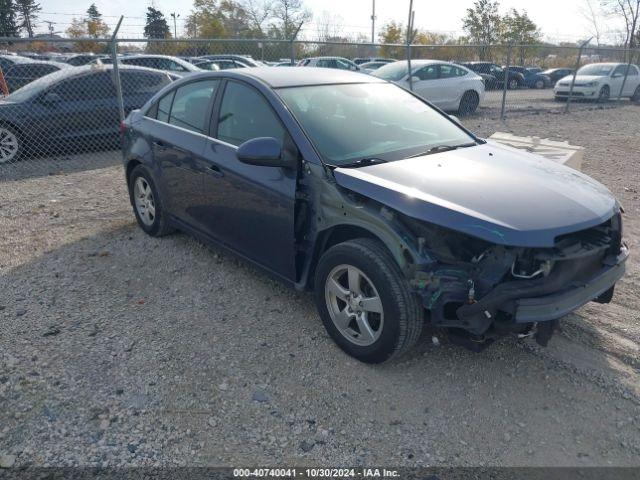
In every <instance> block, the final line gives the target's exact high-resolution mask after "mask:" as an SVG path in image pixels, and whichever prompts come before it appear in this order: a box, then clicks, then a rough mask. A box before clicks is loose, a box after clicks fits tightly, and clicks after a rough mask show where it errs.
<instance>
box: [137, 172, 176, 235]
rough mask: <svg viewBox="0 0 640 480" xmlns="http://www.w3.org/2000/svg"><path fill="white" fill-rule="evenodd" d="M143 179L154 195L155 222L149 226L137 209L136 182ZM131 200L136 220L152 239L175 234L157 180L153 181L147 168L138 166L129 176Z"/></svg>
mask: <svg viewBox="0 0 640 480" xmlns="http://www.w3.org/2000/svg"><path fill="white" fill-rule="evenodd" d="M139 178H141V179H143V180H144V182H146V183H147V184H148V185H149V187H150V188H151V192H152V194H153V202H154V204H155V215H154V218H153V222H152V223H151V224H150V225H148V224H147V223H145V221H144V220H143V219H142V217H141V215H140V212H139V211H138V208H136V202H135V199H134V189H135V184H136V181H137V180H138V179H139ZM129 198H130V200H131V206H132V207H133V213H134V215H135V216H136V220H137V221H138V225H139V226H140V228H142V230H144V232H145V233H147V234H148V235H151V236H152V237H162V236H164V235H167V234H169V233H171V232H173V228H172V227H170V226H169V222H168V218H167V215H166V212H165V211H164V209H163V201H162V199H161V198H160V195H159V194H158V188H157V187H156V183H155V180H154V179H153V175H152V174H151V172H150V171H149V169H148V168H147V167H145V166H144V165H138V166H136V167H135V168H134V169H133V170H132V171H131V174H130V175H129Z"/></svg>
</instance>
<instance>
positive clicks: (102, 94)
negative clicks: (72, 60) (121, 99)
mask: <svg viewBox="0 0 640 480" xmlns="http://www.w3.org/2000/svg"><path fill="white" fill-rule="evenodd" d="M50 91H51V92H53V93H57V94H58V95H60V96H61V97H62V99H63V100H66V101H69V102H74V101H75V102H77V101H92V100H95V99H105V98H112V99H113V100H114V101H115V99H116V89H115V86H114V84H113V82H112V81H111V78H110V77H109V73H107V72H96V73H91V74H89V75H83V76H81V77H73V78H70V79H68V80H64V81H62V82H60V83H59V84H58V85H56V86H55V87H53V88H52V89H51V90H50Z"/></svg>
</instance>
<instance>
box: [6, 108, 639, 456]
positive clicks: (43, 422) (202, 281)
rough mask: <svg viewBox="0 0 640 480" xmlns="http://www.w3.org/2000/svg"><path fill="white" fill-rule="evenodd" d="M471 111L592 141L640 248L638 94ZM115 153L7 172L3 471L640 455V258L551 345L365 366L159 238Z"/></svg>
mask: <svg viewBox="0 0 640 480" xmlns="http://www.w3.org/2000/svg"><path fill="white" fill-rule="evenodd" d="M465 123H466V124H467V125H468V126H469V127H470V128H471V129H473V130H475V131H477V132H479V133H480V134H483V135H489V134H491V133H493V132H494V131H496V130H500V131H505V130H506V131H510V132H513V133H515V134H526V135H539V136H541V137H552V138H555V137H558V138H562V139H566V140H569V141H570V142H571V143H573V144H576V145H583V146H585V147H586V158H585V162H584V170H585V171H586V172H587V173H588V174H590V175H592V176H594V177H595V178H596V179H598V180H600V181H601V182H603V183H604V184H605V185H607V186H608V187H609V188H610V189H611V190H612V191H613V192H614V193H615V194H616V196H617V197H618V198H619V199H620V200H621V202H622V203H623V204H624V206H625V209H626V212H627V213H626V215H625V219H626V224H625V235H626V239H627V241H628V243H629V245H630V247H631V249H632V251H633V252H637V251H638V250H639V245H638V243H639V242H638V238H640V235H639V234H640V217H639V213H640V196H639V193H638V188H640V187H639V185H640V182H639V180H640V179H639V175H640V173H639V172H640V168H638V152H639V151H640V135H639V133H638V125H640V107H633V106H629V107H624V108H620V109H617V110H591V111H582V112H578V113H575V114H572V115H570V116H564V115H557V114H547V115H531V116H518V117H514V118H513V119H508V120H507V121H506V123H500V122H497V121H494V120H488V119H482V118H480V117H476V118H472V119H469V120H468V121H466V122H465ZM117 157H118V155H117V153H113V154H100V155H93V156H79V157H76V158H71V159H67V160H65V161H61V162H57V163H55V164H53V163H51V164H47V163H45V162H43V161H38V162H33V163H30V162H21V163H19V164H18V165H16V166H14V167H12V168H11V169H5V171H4V172H2V171H0V225H1V227H0V321H1V325H2V329H1V330H0V466H9V465H12V464H13V465H15V466H19V465H29V464H31V465H52V466H61V465H67V466H71V465H99V466H107V465H108V466H117V465H233V466H238V465H246V464H281V465H282V464H289V465H292V464H296V465H325V466H327V465H336V466H337V465H365V466H371V465H374V464H378V465H380V464H384V465H395V466H403V465H404V466H419V465H486V466H489V465H490V466H502V465H509V466H512V465H517V466H529V465H550V466H557V465H580V466H589V465H604V466H608V465H627V466H630V465H635V466H638V465H640V461H639V460H638V459H639V458H640V417H639V415H638V413H639V406H640V381H639V380H640V376H639V363H638V350H639V345H640V322H638V320H639V318H638V317H639V314H638V312H639V311H640V300H639V299H638V297H639V295H638V294H639V293H640V276H639V269H638V256H637V254H633V256H632V257H631V259H630V261H629V272H628V274H627V276H626V277H625V278H624V279H623V281H622V282H621V283H620V284H619V285H620V286H619V288H618V290H617V292H616V295H615V297H614V300H613V303H612V304H610V305H598V304H591V305H588V306H586V307H584V308H582V309H580V310H579V311H578V312H577V313H576V314H573V315H570V316H569V317H568V318H566V320H565V321H564V323H563V331H562V333H560V334H557V335H556V336H555V337H554V338H553V339H552V341H551V343H550V345H549V347H548V348H546V349H541V348H539V347H537V346H536V345H535V344H534V343H532V342H530V341H521V342H517V341H515V340H514V339H512V338H506V339H503V340H501V341H500V342H497V343H496V344H495V345H493V346H492V347H491V348H489V349H487V350H486V351H484V352H483V353H480V354H475V353H471V352H468V351H466V350H464V349H461V348H459V347H455V346H452V345H450V344H448V343H447V342H446V341H443V342H442V343H441V344H440V345H439V346H436V345H434V344H433V343H432V342H431V339H430V338H429V337H427V338H425V339H424V341H423V342H421V344H420V346H419V348H417V349H416V350H415V352H413V353H412V354H411V355H409V356H408V357H406V358H404V359H402V360H400V361H395V362H391V363H389V364H384V365H382V366H367V365H363V364H359V363H357V362H356V361H354V360H352V359H350V358H349V357H347V356H346V355H344V354H343V353H342V352H341V351H340V350H339V349H338V348H337V347H336V346H335V345H334V344H333V342H332V341H331V340H330V339H329V337H328V336H327V334H326V333H325V331H324V329H323V327H322V325H321V322H320V321H319V318H318V316H317V314H316V312H315V308H314V306H313V304H312V300H311V297H310V295H308V294H302V293H296V292H293V291H291V290H288V289H287V288H286V287H283V286H282V285H280V284H278V283H276V282H274V281H272V280H270V279H269V278H267V277H266V276H265V275H264V274H262V273H261V272H259V271H258V270H256V269H255V268H253V267H252V266H250V265H247V264H246V263H243V262H241V261H239V260H237V259H235V258H233V257H231V256H228V255H227V254H224V253H222V252H220V251H217V250H216V249H210V248H207V247H204V246H203V245H201V244H199V243H198V242H196V241H195V240H192V239H190V238H189V237H187V236H185V235H182V234H176V235H173V236H169V237H166V238H163V239H153V238H150V237H147V236H145V235H144V234H143V233H142V231H141V230H139V229H138V228H137V227H136V226H135V224H134V219H133V214H132V212H131V210H130V206H129V205H128V202H127V196H126V193H125V186H124V182H123V174H122V169H121V167H120V166H119V165H118V163H117V162H118V159H117ZM52 174H53V175H52ZM2 175H4V179H2V177H1V176H2ZM532 208H535V206H534V205H532Z"/></svg>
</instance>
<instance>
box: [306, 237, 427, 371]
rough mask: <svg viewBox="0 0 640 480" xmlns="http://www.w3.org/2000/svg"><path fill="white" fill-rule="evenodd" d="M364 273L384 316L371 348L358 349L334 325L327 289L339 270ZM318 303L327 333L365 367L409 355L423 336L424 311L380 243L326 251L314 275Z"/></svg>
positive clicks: (358, 241) (366, 242)
mask: <svg viewBox="0 0 640 480" xmlns="http://www.w3.org/2000/svg"><path fill="white" fill-rule="evenodd" d="M341 265H349V266H354V267H356V268H357V269H359V270H361V271H362V272H363V273H364V274H365V275H366V276H367V277H368V278H369V279H370V280H371V282H372V283H373V284H374V285H375V288H376V290H377V291H378V295H379V297H380V301H381V303H382V311H383V315H384V324H383V326H382V327H380V328H381V329H382V331H381V333H380V336H379V338H378V339H377V340H376V341H375V342H374V343H372V344H370V345H368V346H361V345H356V344H355V343H353V342H352V341H351V340H349V339H347V338H346V337H345V336H344V335H343V334H342V333H341V332H340V330H338V328H337V327H336V325H335V324H334V322H333V320H332V318H331V314H330V313H329V307H328V306H327V301H326V293H325V285H326V282H327V279H328V277H329V275H330V273H331V272H332V270H333V269H335V268H336V267H338V266H341ZM314 288H315V302H316V306H317V308H318V312H319V313H320V318H321V319H322V322H323V323H324V326H325V328H326V329H327V332H328V333H329V335H330V336H331V338H333V340H334V341H335V342H336V343H337V344H338V346H339V347H340V348H341V349H342V350H344V351H345V352H346V353H348V354H349V355H351V356H352V357H355V358H357V359H358V360H360V361H362V362H365V363H381V362H384V361H386V360H389V359H391V358H393V357H397V356H400V355H402V354H403V353H405V352H407V351H408V350H409V349H410V348H411V347H413V346H414V345H415V343H416V342H417V341H418V338H419V337H420V334H421V332H422V326H423V322H424V317H423V310H422V307H421V306H420V303H419V302H418V299H417V297H416V296H415V295H414V294H413V293H411V290H410V287H409V284H408V282H407V280H406V278H405V276H404V275H403V274H402V272H401V271H400V267H399V266H398V264H397V263H396V261H395V260H394V259H393V257H392V256H391V255H390V253H389V252H388V250H387V249H386V248H385V247H384V246H383V245H382V244H381V243H380V242H378V241H376V240H372V239H368V238H359V239H355V240H350V241H347V242H344V243H340V244H338V245H335V246H333V247H331V248H330V249H329V250H327V251H326V252H325V253H324V254H323V255H322V257H321V258H320V261H319V262H318V265H317V268H316V273H315V285H314Z"/></svg>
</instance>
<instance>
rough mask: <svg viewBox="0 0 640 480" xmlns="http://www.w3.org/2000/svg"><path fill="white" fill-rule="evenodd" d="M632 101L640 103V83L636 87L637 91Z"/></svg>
mask: <svg viewBox="0 0 640 480" xmlns="http://www.w3.org/2000/svg"><path fill="white" fill-rule="evenodd" d="M631 101H632V102H637V103H640V85H638V86H637V87H636V91H635V92H633V96H632V97H631Z"/></svg>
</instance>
